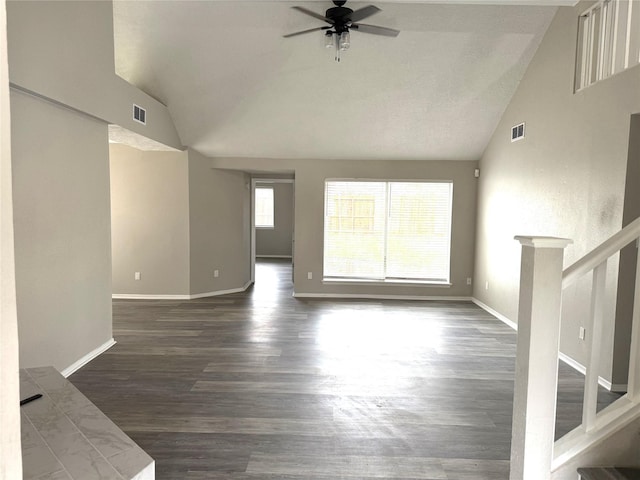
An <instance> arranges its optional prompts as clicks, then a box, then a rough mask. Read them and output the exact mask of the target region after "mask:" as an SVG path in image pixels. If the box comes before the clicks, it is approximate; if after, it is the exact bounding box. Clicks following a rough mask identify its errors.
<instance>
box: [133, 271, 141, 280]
mask: <svg viewBox="0 0 640 480" xmlns="http://www.w3.org/2000/svg"><path fill="white" fill-rule="evenodd" d="M133 278H134V279H136V280H140V278H141V275H140V272H136V273H134V274H133Z"/></svg>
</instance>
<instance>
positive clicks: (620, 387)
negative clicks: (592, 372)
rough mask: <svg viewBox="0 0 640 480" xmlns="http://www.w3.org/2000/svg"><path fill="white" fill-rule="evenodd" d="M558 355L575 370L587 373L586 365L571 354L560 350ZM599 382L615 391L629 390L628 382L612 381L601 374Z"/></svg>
mask: <svg viewBox="0 0 640 480" xmlns="http://www.w3.org/2000/svg"><path fill="white" fill-rule="evenodd" d="M558 357H559V358H560V360H562V361H563V362H564V363H566V364H567V365H569V366H570V367H572V368H573V369H574V370H577V371H578V372H580V373H581V374H583V375H586V373H587V369H586V368H585V366H584V365H582V364H581V363H580V362H578V361H577V360H575V359H573V358H571V357H570V356H569V355H567V354H566V353H562V352H558ZM598 384H599V385H600V386H601V387H603V388H606V389H607V390H609V391H614V392H626V391H627V384H626V383H611V382H610V381H609V380H607V379H606V378H602V377H600V376H599V377H598Z"/></svg>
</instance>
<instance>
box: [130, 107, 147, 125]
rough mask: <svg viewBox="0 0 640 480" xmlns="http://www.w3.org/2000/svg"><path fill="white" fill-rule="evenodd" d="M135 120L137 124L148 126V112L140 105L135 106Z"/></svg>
mask: <svg viewBox="0 0 640 480" xmlns="http://www.w3.org/2000/svg"><path fill="white" fill-rule="evenodd" d="M133 119H134V120H135V121H136V122H139V123H142V124H143V125H146V124H147V111H146V110H145V109H144V108H142V107H141V106H139V105H136V104H135V103H134V104H133Z"/></svg>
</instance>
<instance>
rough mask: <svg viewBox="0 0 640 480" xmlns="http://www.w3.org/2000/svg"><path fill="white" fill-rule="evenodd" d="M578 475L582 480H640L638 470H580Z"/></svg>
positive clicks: (609, 468)
mask: <svg viewBox="0 0 640 480" xmlns="http://www.w3.org/2000/svg"><path fill="white" fill-rule="evenodd" d="M578 474H579V475H580V479H581V480H640V469H638V468H615V467H596V468H579V469H578Z"/></svg>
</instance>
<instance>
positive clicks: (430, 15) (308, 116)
mask: <svg viewBox="0 0 640 480" xmlns="http://www.w3.org/2000/svg"><path fill="white" fill-rule="evenodd" d="M374 3H375V4H376V5H377V6H378V7H380V8H381V9H382V11H381V12H380V13H378V14H376V15H375V16H373V17H370V18H368V19H367V20H366V21H363V22H364V23H369V24H374V25H382V26H386V27H390V28H394V29H398V30H401V33H400V35H399V36H398V37H397V38H390V37H381V36H376V35H370V34H366V33H361V32H352V35H351V48H350V49H349V50H348V51H346V52H344V53H343V55H342V61H341V62H340V63H336V62H335V61H334V52H333V51H332V50H327V49H325V48H324V45H323V34H322V33H321V32H314V33H310V34H307V35H301V36H297V37H292V38H287V39H285V38H283V35H284V34H286V33H290V32H295V31H298V30H304V29H310V28H314V27H318V26H322V25H323V24H322V22H320V21H319V20H316V19H314V18H312V17H310V16H307V15H303V14H302V13H300V12H299V11H296V10H294V9H292V8H291V6H293V5H300V6H303V7H305V8H307V9H309V10H313V11H316V12H318V13H322V14H324V10H326V9H327V8H329V7H331V6H332V4H331V3H330V2H329V1H319V0H318V1H306V2H295V3H294V2H291V1H278V2H274V1H266V0H263V1H252V2H249V1H233V2H221V1H199V2H190V1H171V0H169V1H157V2H140V1H117V2H114V31H115V51H116V71H117V73H118V74H119V75H120V76H122V77H123V78H125V79H126V80H128V81H129V82H131V83H133V84H134V85H136V86H138V87H139V88H141V89H142V90H144V91H145V92H147V93H148V94H150V95H152V96H153V97H155V98H157V99H158V100H160V101H161V102H163V103H164V104H166V105H167V106H168V108H169V111H170V112H171V115H172V117H173V120H174V123H175V125H176V128H177V129H178V132H179V134H180V136H181V139H182V142H183V143H184V145H186V146H189V147H192V148H194V149H196V150H198V151H200V152H201V153H203V154H205V155H207V156H211V157H256V158H315V159H325V158H326V159H373V160H375V159H389V160H395V159H412V160H477V159H479V158H480V157H481V155H482V152H483V151H484V149H485V147H486V145H487V143H488V141H489V139H490V137H491V135H492V134H493V131H494V129H495V127H496V124H497V123H498V121H499V119H500V117H501V115H502V113H503V112H504V110H505V108H506V106H507V105H508V103H509V101H510V99H511V97H512V95H513V93H514V92H515V89H516V88H517V85H518V82H519V81H520V80H521V78H522V76H523V74H524V72H525V70H526V68H527V65H528V64H529V62H530V60H531V58H532V56H533V54H534V53H535V50H536V48H537V46H538V44H539V42H540V40H541V39H542V36H543V35H544V33H545V31H546V29H547V27H548V25H549V23H550V21H551V19H552V18H553V15H554V14H555V11H556V6H557V5H559V4H570V3H573V2H571V1H568V0H566V1H563V0H558V1H553V0H549V1H547V2H544V3H545V5H543V6H541V5H540V4H541V3H542V2H528V3H530V4H535V6H533V5H526V3H527V2H523V1H520V2H513V1H512V2H501V3H503V4H502V5H500V4H497V3H500V2H495V1H494V2H492V4H484V2H479V1H476V2H470V1H467V2H450V3H448V4H435V3H399V2H374ZM513 3H518V4H517V5H514V4H513ZM367 4H368V3H356V2H353V3H352V2H348V3H347V6H348V7H350V8H353V9H354V10H356V9H358V8H361V7H363V6H366V5H367ZM554 5H556V6H554ZM505 134H507V135H508V132H507V133H505Z"/></svg>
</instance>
